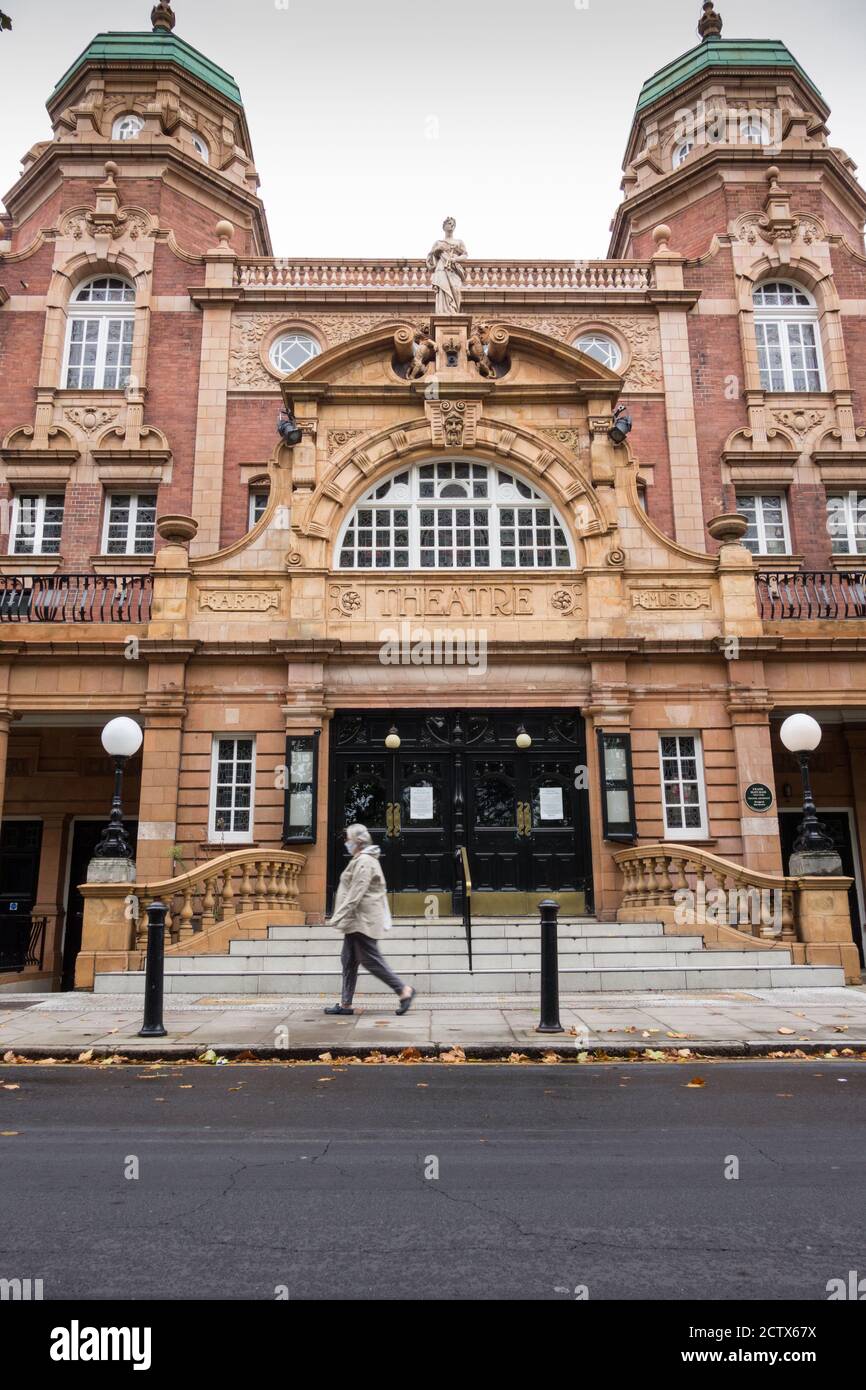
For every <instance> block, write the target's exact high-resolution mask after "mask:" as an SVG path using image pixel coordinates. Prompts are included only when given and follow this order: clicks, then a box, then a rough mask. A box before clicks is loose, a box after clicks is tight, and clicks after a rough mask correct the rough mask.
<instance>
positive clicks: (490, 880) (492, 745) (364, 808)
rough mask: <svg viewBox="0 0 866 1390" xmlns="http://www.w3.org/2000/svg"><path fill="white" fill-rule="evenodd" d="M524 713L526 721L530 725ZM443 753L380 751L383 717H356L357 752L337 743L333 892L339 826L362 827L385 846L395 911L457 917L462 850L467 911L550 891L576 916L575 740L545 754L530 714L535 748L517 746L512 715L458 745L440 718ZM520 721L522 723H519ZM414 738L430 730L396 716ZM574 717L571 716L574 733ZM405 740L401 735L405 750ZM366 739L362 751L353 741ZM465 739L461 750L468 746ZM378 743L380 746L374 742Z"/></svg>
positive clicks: (581, 857)
mask: <svg viewBox="0 0 866 1390" xmlns="http://www.w3.org/2000/svg"><path fill="white" fill-rule="evenodd" d="M528 718H529V716H527V719H528ZM429 722H430V723H432V728H433V732H434V733H435V734H436V736H437V738H439V739H440V740H441V742H443V743H444V742H448V743H449V744H450V746H447V747H438V748H437V747H435V746H432V747H431V746H429V744H431V743H433V738H432V737H429V736H428V739H427V741H428V746H426V747H422V748H419V747H412V746H411V745H410V746H401V748H399V749H397V750H393V751H392V750H389V749H387V748H385V747H383V746H382V745H383V743H384V737H383V734H384V732H385V730H386V729H387V727H388V726H387V724H386V725H385V726H384V728H383V729H382V730H380V728H379V727H378V722H377V723H375V724H374V723H373V722H372V720H370V721H367V720H364V721H363V722H361V721H360V720H358V721H356V726H353V729H352V733H353V742H354V745H355V746H354V747H352V748H350V749H345V748H340V747H339V745H338V746H336V747H332V755H331V836H332V844H331V871H330V887H331V892H332V894H333V891H334V889H335V887H336V882H337V879H338V878H339V875H340V872H341V871H342V868H343V867H344V866H345V851H344V848H343V830H344V828H345V826H347V825H351V824H353V823H356V822H359V823H361V824H362V825H366V826H367V828H368V829H369V831H370V832H371V834H372V836H373V839H374V841H375V843H376V844H377V845H379V847H380V850H381V861H380V862H381V864H382V868H383V870H384V873H385V877H386V880H387V883H388V887H389V891H390V892H391V894H392V911H394V912H395V913H397V914H404V915H405V914H413V915H415V914H421V913H423V912H424V911H425V909H428V910H429V906H430V899H431V897H434V898H435V899H436V901H437V906H438V910H439V912H440V913H450V912H452V911H455V910H459V908H460V904H461V901H462V891H463V883H462V875H461V873H460V871H459V868H458V861H459V858H460V850H461V849H462V848H465V849H466V851H467V853H468V858H469V866H470V872H471V877H472V890H473V896H472V904H473V911H474V912H475V913H478V914H485V913H488V914H493V913H496V914H498V913H501V912H506V913H507V912H520V913H526V912H535V910H536V907H537V903H538V900H539V898H540V897H543V896H545V895H547V894H552V895H554V896H556V897H557V898H558V900H559V901H560V904H561V906H562V908H563V910H564V911H569V912H583V911H586V910H588V908H589V905H590V901H591V897H590V895H591V883H590V849H589V833H588V807H587V793H586V790H585V779H581V778H580V777H579V776H578V774H579V772H580V770H581V768H582V765H583V764H584V763H585V753H584V749H583V747H582V744H581V743H579V742H578V739H579V738H580V735H581V734H582V725H580V727H579V730H578V735H577V738H576V739H575V743H574V746H572V747H568V748H564V747H557V748H545V747H544V746H543V742H544V740H543V737H542V736H541V735H543V733H544V726H543V725H542V724H541V723H540V721H539V719H538V717H536V720H535V724H536V730H535V733H536V736H535V737H534V738H533V746H532V747H530V748H529V749H520V748H518V747H516V745H515V739H514V732H513V730H514V724H515V716H513V715H509V717H508V719H507V721H506V720H503V722H502V727H499V725H497V724H496V723H495V722H494V721H493V720H491V721H489V730H485V735H486V736H484V737H480V738H476V739H475V740H474V743H473V740H472V737H471V735H472V726H471V724H470V722H469V720H465V721H464V724H462V725H459V726H458V729H459V730H460V731H461V732H462V731H463V730H464V729H467V730H468V732H469V739H466V738H460V739H459V740H458V741H456V742H455V741H454V740H453V739H450V738H449V737H448V727H447V726H443V722H435V721H429ZM517 722H519V719H518V720H517ZM400 726H401V729H404V730H406V731H407V732H408V733H409V735H410V736H411V735H412V734H414V739H413V742H415V743H418V742H421V741H422V740H423V739H424V738H425V736H427V735H429V728H428V727H427V726H425V725H424V724H420V723H416V724H414V725H413V724H411V723H410V721H409V719H408V718H403V719H401V721H400ZM575 726H576V721H575V720H574V719H573V717H572V727H575ZM408 742H409V740H408V738H407V744H408ZM361 743H366V745H367V746H366V747H363V746H358V744H361ZM467 743H468V746H467ZM373 744H378V747H371V745H373Z"/></svg>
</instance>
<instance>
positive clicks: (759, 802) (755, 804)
mask: <svg viewBox="0 0 866 1390" xmlns="http://www.w3.org/2000/svg"><path fill="white" fill-rule="evenodd" d="M774 799H775V798H774V797H773V790H772V788H771V787H768V786H767V785H766V783H765V782H752V784H751V786H748V787H746V790H745V791H744V792H743V800H744V801H745V803H746V805H747V806H748V808H749V810H750V811H769V810H770V809H771V807H772V805H773V801H774Z"/></svg>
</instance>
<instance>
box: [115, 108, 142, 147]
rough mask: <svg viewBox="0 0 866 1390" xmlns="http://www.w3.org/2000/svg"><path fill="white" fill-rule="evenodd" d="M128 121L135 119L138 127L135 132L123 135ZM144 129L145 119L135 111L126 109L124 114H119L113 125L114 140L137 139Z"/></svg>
mask: <svg viewBox="0 0 866 1390" xmlns="http://www.w3.org/2000/svg"><path fill="white" fill-rule="evenodd" d="M127 121H133V122H134V123H135V126H136V129H135V132H134V133H130V134H129V135H123V134H122V131H123V127H124V125H125V124H126V122H127ZM143 130H144V121H143V120H142V118H141V116H139V115H138V114H137V112H135V111H124V113H123V115H122V116H118V117H117V118H116V120H115V121H114V124H113V125H112V127H111V138H112V140H137V139H138V137H139V135H140V134H141V132H142V131H143Z"/></svg>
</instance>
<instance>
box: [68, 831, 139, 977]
mask: <svg viewBox="0 0 866 1390" xmlns="http://www.w3.org/2000/svg"><path fill="white" fill-rule="evenodd" d="M123 824H124V828H125V830H126V833H127V835H128V836H129V841H130V844H131V845H132V851H133V854H134V853H135V844H136V840H137V838H138V821H134V820H131V821H130V820H126V821H124V822H123ZM104 829H105V821H104V820H92V821H91V820H80V821H76V822H75V825H74V828H73V832H72V853H71V857H70V863H69V892H68V894H67V897H66V925H65V927H64V931H63V966H62V974H61V978H60V988H61V989H74V988H75V960H76V957H77V955H78V952H79V951H80V950H81V929H82V927H83V925H84V899H83V898H82V896H81V894H80V893H79V891H78V885H79V883H84V882H85V881H86V879H87V866H88V864H89V863H90V861H91V859H92V858H93V851H94V850H95V849H96V846H97V843H98V841H99V837H100V835H101V834H102V832H103V830H104Z"/></svg>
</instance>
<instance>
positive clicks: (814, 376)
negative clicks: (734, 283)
mask: <svg viewBox="0 0 866 1390" xmlns="http://www.w3.org/2000/svg"><path fill="white" fill-rule="evenodd" d="M753 303H754V306H755V338H756V340H757V344H758V365H759V367H760V369H761V385H762V387H763V388H764V390H765V391H823V390H824V389H825V387H824V370H823V363H822V361H821V338H820V334H819V332H818V309H817V306H816V304H815V301H814V299H813V298H812V296H811V295H810V294H809V293H808V291H806V290H804V289H803V288H802V286H800V285H794V284H791V283H789V282H788V281H786V280H771V281H766V282H765V283H764V284H762V285H758V286H757V287H756V288H755V291H754V295H753Z"/></svg>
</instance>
